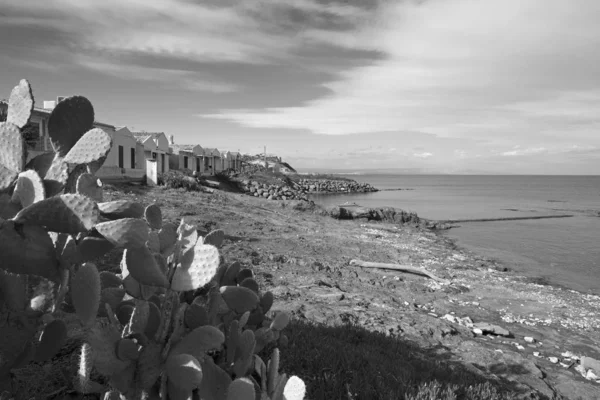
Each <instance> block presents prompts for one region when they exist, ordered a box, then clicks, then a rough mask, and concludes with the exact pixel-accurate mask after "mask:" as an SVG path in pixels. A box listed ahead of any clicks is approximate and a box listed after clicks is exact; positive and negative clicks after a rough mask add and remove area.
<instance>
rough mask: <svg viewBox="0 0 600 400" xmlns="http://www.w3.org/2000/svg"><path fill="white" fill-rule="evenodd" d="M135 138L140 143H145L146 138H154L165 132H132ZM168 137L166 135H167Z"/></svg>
mask: <svg viewBox="0 0 600 400" xmlns="http://www.w3.org/2000/svg"><path fill="white" fill-rule="evenodd" d="M131 134H132V135H133V137H134V138H135V140H137V141H138V142H140V143H144V142H145V141H146V140H148V139H150V138H152V139H157V138H158V137H159V136H160V135H164V134H165V133H164V132H131ZM165 137H166V136H165Z"/></svg>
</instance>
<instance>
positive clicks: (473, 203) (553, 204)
mask: <svg viewBox="0 0 600 400" xmlns="http://www.w3.org/2000/svg"><path fill="white" fill-rule="evenodd" d="M348 177H349V178H351V179H355V180H357V181H359V182H368V183H370V184H372V185H373V186H375V187H377V188H378V189H396V188H405V189H406V188H410V189H413V190H400V191H380V192H375V193H364V194H349V195H340V196H337V195H313V196H311V198H312V199H313V200H314V201H315V202H316V203H318V204H321V205H325V206H330V205H335V204H340V203H343V202H346V201H352V202H356V203H358V204H361V205H363V206H369V207H382V206H390V207H395V208H399V209H404V210H407V211H415V212H417V214H418V215H419V216H421V217H424V218H428V219H477V218H504V217H517V216H518V217H521V216H538V215H559V214H571V215H574V216H573V217H572V218H558V219H539V220H522V221H499V222H469V223H461V226H460V227H459V228H453V229H451V230H450V231H448V232H447V233H446V234H447V235H448V236H450V237H452V238H456V239H458V243H459V244H460V245H462V246H464V247H466V248H469V249H471V250H473V251H475V252H477V253H480V254H482V255H486V256H489V257H494V258H499V259H501V260H502V261H505V262H506V263H508V264H510V266H511V268H513V269H515V270H516V271H518V272H520V273H522V274H524V275H527V276H536V277H544V278H546V279H547V280H548V281H549V282H551V283H555V284H560V285H563V286H566V287H569V288H571V289H574V290H579V291H583V292H589V293H594V294H600V217H598V215H599V214H598V213H599V212H600V176H470V175H352V176H348Z"/></svg>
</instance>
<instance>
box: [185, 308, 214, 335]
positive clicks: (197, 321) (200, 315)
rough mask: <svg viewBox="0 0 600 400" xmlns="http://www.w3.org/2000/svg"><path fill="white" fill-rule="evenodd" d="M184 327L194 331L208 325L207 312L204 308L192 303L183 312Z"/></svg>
mask: <svg viewBox="0 0 600 400" xmlns="http://www.w3.org/2000/svg"><path fill="white" fill-rule="evenodd" d="M184 321H185V325H186V326H187V327H188V328H190V329H196V328H198V327H200V326H204V325H206V324H208V312H207V311H206V308H204V306H202V305H200V304H197V303H192V305H191V306H189V307H188V309H187V310H186V311H185V317H184Z"/></svg>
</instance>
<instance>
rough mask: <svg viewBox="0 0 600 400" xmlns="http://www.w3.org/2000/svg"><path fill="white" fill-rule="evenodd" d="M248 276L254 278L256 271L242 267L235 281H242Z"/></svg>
mask: <svg viewBox="0 0 600 400" xmlns="http://www.w3.org/2000/svg"><path fill="white" fill-rule="evenodd" d="M246 278H254V272H252V270H251V269H250V268H242V269H241V270H240V272H238V274H237V277H236V278H235V281H236V282H237V283H240V282H242V281H243V280H244V279H246Z"/></svg>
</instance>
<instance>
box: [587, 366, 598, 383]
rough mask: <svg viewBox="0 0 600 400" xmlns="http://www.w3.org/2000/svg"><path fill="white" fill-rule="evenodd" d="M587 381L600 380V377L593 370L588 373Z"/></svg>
mask: <svg viewBox="0 0 600 400" xmlns="http://www.w3.org/2000/svg"><path fill="white" fill-rule="evenodd" d="M585 379H588V380H590V381H595V380H597V379H598V375H596V374H595V373H594V371H593V370H591V369H588V371H587V372H586V374H585Z"/></svg>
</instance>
